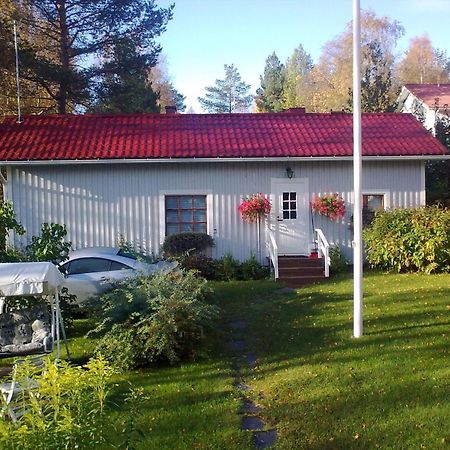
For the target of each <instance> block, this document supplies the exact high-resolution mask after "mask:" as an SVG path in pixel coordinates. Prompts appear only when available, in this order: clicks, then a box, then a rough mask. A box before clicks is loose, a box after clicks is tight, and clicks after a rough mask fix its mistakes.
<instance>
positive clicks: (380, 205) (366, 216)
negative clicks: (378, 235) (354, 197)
mask: <svg viewBox="0 0 450 450" xmlns="http://www.w3.org/2000/svg"><path fill="white" fill-rule="evenodd" d="M362 206H363V210H362V216H363V228H365V227H368V226H369V225H370V224H371V223H372V220H373V218H374V217H375V212H376V211H378V210H380V209H384V194H364V195H363V205H362Z"/></svg>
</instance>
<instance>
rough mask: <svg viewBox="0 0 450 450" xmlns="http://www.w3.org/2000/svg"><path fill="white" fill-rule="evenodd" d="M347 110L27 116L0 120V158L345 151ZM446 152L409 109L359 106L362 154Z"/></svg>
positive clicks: (257, 155)
mask: <svg viewBox="0 0 450 450" xmlns="http://www.w3.org/2000/svg"><path fill="white" fill-rule="evenodd" d="M352 133H353V131H352V115H351V114H344V113H330V114H304V113H301V111H293V112H285V113H266V114H132V115H109V116H106V115H105V116H95V115H78V116H28V117H25V119H24V121H23V123H20V124H18V123H16V122H15V118H6V119H5V120H4V121H3V123H1V124H0V161H10V162H12V161H45V160H96V159H111V160H112V159H147V158H149V159H166V158H261V157H267V158H272V157H317V158H320V157H330V156H336V157H342V156H344V157H346V156H351V155H352V152H353V144H352ZM442 154H447V151H446V149H445V148H444V147H443V146H442V145H441V144H440V143H439V142H438V141H437V140H436V139H435V138H433V137H432V136H431V135H430V134H429V133H428V132H427V131H426V130H425V129H424V128H423V127H422V125H421V124H420V123H419V122H417V121H416V119H414V117H413V116H411V115H409V114H397V113H389V114H364V115H363V155H364V156H382V157H390V156H420V155H442Z"/></svg>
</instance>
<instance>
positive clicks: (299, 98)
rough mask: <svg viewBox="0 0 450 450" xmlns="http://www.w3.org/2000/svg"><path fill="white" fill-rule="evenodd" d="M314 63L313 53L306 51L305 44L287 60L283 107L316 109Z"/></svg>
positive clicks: (295, 50)
mask: <svg viewBox="0 0 450 450" xmlns="http://www.w3.org/2000/svg"><path fill="white" fill-rule="evenodd" d="M313 67H314V64H313V60H312V58H311V55H310V54H309V53H307V52H306V51H305V49H304V48H303V45H301V44H300V45H299V46H298V47H297V48H296V49H294V51H293V53H292V56H291V57H290V58H288V60H287V61H286V69H285V77H284V89H283V94H284V96H283V107H284V108H286V109H287V108H295V107H299V106H300V107H301V106H303V107H306V108H308V109H311V110H314V106H313V102H312V96H311V91H312V77H311V70H312V69H313Z"/></svg>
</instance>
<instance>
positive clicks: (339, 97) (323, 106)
mask: <svg viewBox="0 0 450 450" xmlns="http://www.w3.org/2000/svg"><path fill="white" fill-rule="evenodd" d="M403 33H404V29H403V27H402V26H401V25H400V23H399V22H397V21H396V20H391V19H389V18H387V17H381V18H379V17H377V16H376V15H375V13H373V12H371V11H363V12H362V14H361V53H362V55H361V59H362V67H361V70H362V72H361V73H362V75H363V76H364V75H365V74H366V72H367V70H368V68H370V64H373V61H374V60H376V63H377V64H378V66H379V67H377V68H376V73H378V75H379V76H383V77H384V78H385V79H386V78H387V77H388V75H389V73H393V68H394V63H395V58H394V48H395V45H396V43H397V40H398V39H399V38H400V37H401V36H402V35H403ZM352 40H353V33H352V24H351V22H350V23H349V24H347V27H346V30H345V31H344V33H342V34H341V35H339V36H338V37H337V38H336V39H334V40H333V41H329V42H327V43H326V44H325V46H324V47H323V51H322V55H321V57H320V59H319V62H318V63H317V64H316V66H315V67H314V69H313V70H312V74H311V75H312V78H313V80H314V81H315V84H314V97H315V98H316V108H317V110H318V111H329V110H330V109H331V110H341V109H343V108H346V107H347V104H348V93H349V89H351V86H352V66H353V65H352V61H353V59H352ZM374 52H375V53H374ZM396 96H397V85H396V84H395V83H392V85H391V88H390V91H389V98H390V100H392V101H393V100H394V99H395V98H396Z"/></svg>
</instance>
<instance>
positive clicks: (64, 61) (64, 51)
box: [56, 0, 70, 114]
mask: <svg viewBox="0 0 450 450" xmlns="http://www.w3.org/2000/svg"><path fill="white" fill-rule="evenodd" d="M56 4H57V8H58V14H59V33H60V42H59V44H60V45H59V56H60V62H61V68H62V72H63V73H62V77H61V81H60V83H59V92H58V113H59V114H66V104H67V91H68V89H69V82H68V79H67V76H68V74H69V73H70V58H69V30H68V28H67V17H66V0H57V1H56Z"/></svg>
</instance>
